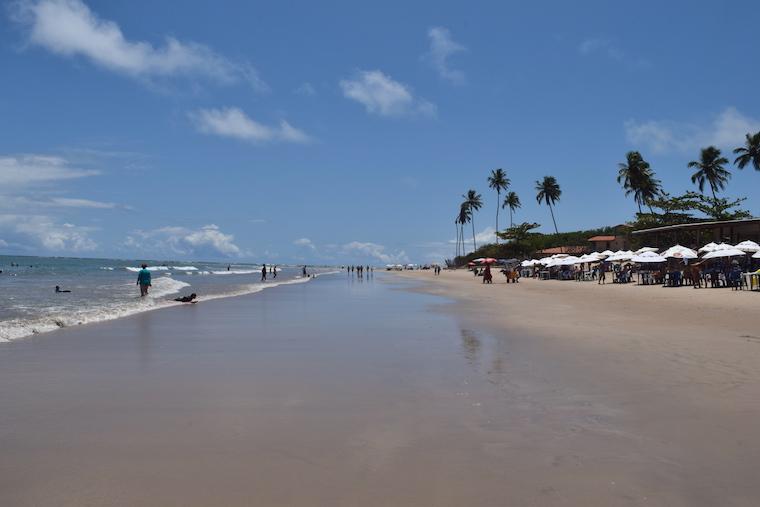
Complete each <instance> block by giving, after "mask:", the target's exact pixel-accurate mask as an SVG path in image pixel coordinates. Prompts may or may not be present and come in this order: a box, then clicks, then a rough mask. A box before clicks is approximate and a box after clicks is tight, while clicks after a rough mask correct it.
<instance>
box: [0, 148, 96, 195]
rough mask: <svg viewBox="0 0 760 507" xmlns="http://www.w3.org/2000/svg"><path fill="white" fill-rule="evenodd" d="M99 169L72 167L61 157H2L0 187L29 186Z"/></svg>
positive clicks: (85, 174)
mask: <svg viewBox="0 0 760 507" xmlns="http://www.w3.org/2000/svg"><path fill="white" fill-rule="evenodd" d="M97 174H98V172H97V171H91V170H85V169H78V168H74V167H71V166H70V165H69V164H68V163H67V162H66V160H64V159H62V158H60V157H50V156H45V155H21V156H17V157H0V187H1V188H7V187H14V188H17V187H27V186H31V185H38V184H43V183H51V182H56V181H61V180H71V179H76V178H84V177H87V176H94V175H97Z"/></svg>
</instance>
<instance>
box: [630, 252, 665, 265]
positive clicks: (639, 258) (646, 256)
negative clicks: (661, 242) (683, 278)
mask: <svg viewBox="0 0 760 507" xmlns="http://www.w3.org/2000/svg"><path fill="white" fill-rule="evenodd" d="M631 261H633V262H638V263H648V262H658V263H659V262H666V261H667V259H666V258H665V257H663V256H662V255H657V254H656V253H654V252H644V253H641V254H638V255H634V256H632V257H631Z"/></svg>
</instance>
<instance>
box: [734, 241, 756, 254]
mask: <svg viewBox="0 0 760 507" xmlns="http://www.w3.org/2000/svg"><path fill="white" fill-rule="evenodd" d="M735 248H736V249H737V250H741V251H742V252H744V253H754V252H760V245H758V244H757V243H755V242H754V241H749V240H747V241H742V242H741V243H739V244H737V245H736V247H735Z"/></svg>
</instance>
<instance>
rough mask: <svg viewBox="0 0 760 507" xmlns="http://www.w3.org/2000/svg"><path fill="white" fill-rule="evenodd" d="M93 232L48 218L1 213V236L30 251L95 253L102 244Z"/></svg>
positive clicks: (87, 228)
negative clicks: (94, 238) (96, 240)
mask: <svg viewBox="0 0 760 507" xmlns="http://www.w3.org/2000/svg"><path fill="white" fill-rule="evenodd" d="M92 231H93V229H92V228H89V227H81V226H77V225H74V224H70V223H60V222H58V221H56V220H55V219H53V218H51V217H49V216H45V215H15V214H0V234H2V235H3V237H4V238H5V239H10V240H11V241H12V242H13V243H15V244H18V245H23V246H25V247H28V248H30V249H33V248H40V247H41V248H44V249H45V250H48V251H51V252H61V253H65V252H86V251H91V250H95V249H96V248H97V246H98V245H97V243H96V242H95V241H94V240H93V239H92V238H91V237H90V232H92ZM30 241H31V242H32V244H29V242H30Z"/></svg>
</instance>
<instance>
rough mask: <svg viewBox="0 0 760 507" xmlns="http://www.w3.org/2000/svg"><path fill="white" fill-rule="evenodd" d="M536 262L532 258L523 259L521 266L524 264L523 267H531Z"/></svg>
mask: <svg viewBox="0 0 760 507" xmlns="http://www.w3.org/2000/svg"><path fill="white" fill-rule="evenodd" d="M534 264H535V262H534V261H532V260H527V261H522V262H521V263H520V266H522V267H524V268H529V267H531V266H533V265H534Z"/></svg>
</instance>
